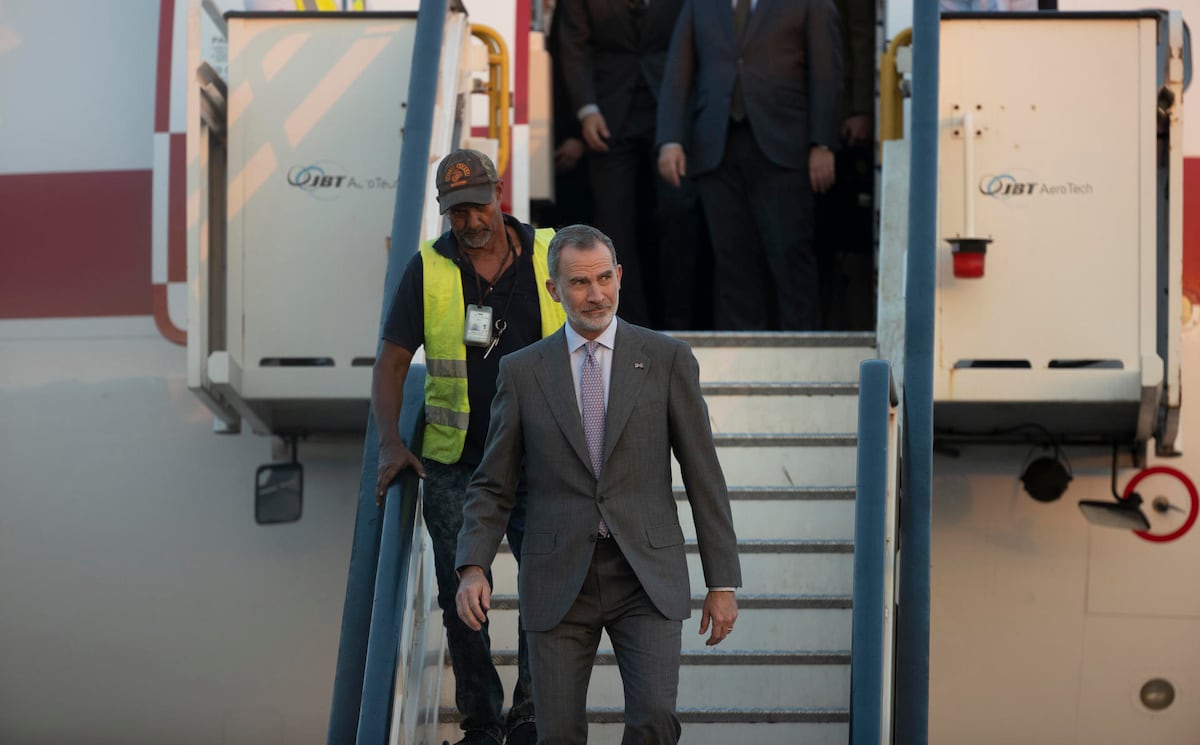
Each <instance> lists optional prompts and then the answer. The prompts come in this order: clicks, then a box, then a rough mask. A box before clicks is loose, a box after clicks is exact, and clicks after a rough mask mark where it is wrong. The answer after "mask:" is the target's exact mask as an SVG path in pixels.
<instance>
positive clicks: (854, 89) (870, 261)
mask: <svg viewBox="0 0 1200 745" xmlns="http://www.w3.org/2000/svg"><path fill="white" fill-rule="evenodd" d="M837 11H838V18H840V19H841V22H842V42H843V44H842V54H843V56H842V59H843V62H844V64H843V71H844V77H843V83H844V84H843V87H842V113H841V121H842V126H841V137H842V148H841V150H840V151H839V152H838V154H837V175H836V179H837V183H836V184H834V186H833V188H832V189H830V190H829V191H827V192H825V193H824V194H818V195H817V197H816V202H815V203H814V204H815V207H816V223H815V226H814V235H813V239H814V241H815V243H816V246H817V257H818V262H819V266H820V268H821V306H822V317H823V327H824V328H825V329H826V330H829V331H833V330H840V331H859V330H862V331H865V330H870V329H873V328H875V252H874V244H875V233H874V227H875V226H874V222H875V221H874V218H873V215H874V210H875V205H874V201H875V127H874V122H873V119H874V116H873V115H874V113H875V78H876V64H875V0H837Z"/></svg>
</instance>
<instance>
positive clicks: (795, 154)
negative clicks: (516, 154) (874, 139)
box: [658, 0, 842, 330]
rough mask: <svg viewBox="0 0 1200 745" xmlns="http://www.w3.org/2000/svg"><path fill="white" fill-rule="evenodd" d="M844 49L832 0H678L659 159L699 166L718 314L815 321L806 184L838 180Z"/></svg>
mask: <svg viewBox="0 0 1200 745" xmlns="http://www.w3.org/2000/svg"><path fill="white" fill-rule="evenodd" d="M841 49H842V41H841V33H840V30H839V23H838V17H837V11H836V10H835V9H834V7H833V4H832V2H831V0H686V2H685V4H684V6H683V9H682V10H681V11H680V15H679V21H678V23H677V24H676V26H675V31H674V35H673V37H672V39H671V49H670V52H669V54H668V59H667V67H666V70H665V71H664V73H663V84H662V90H661V92H660V94H659V102H658V144H659V156H658V168H659V172H660V173H661V175H662V177H663V178H664V179H666V180H667V181H669V182H671V183H678V182H679V180H680V179H681V178H683V177H684V176H685V175H689V174H690V175H691V176H693V177H694V178H695V179H696V185H697V187H698V188H699V190H700V196H701V199H702V201H703V203H704V212H705V215H706V217H707V218H708V225H709V230H710V232H711V235H712V241H713V252H714V267H715V269H714V274H715V275H716V277H717V291H716V298H715V314H716V324H717V327H718V328H721V329H732V330H758V329H785V330H791V329H817V328H820V322H821V304H820V298H819V292H818V277H817V259H816V254H815V252H814V249H813V242H812V230H813V197H812V195H813V192H823V191H825V190H827V189H829V188H830V187H831V186H832V185H833V182H834V153H833V151H834V150H835V149H836V148H837V146H838V141H839V136H838V128H839V124H840V121H839V112H840V105H841V97H840V96H841V84H842V65H841ZM693 96H694V103H691V102H690V101H691V98H690V97H693ZM689 126H690V128H691V132H690V136H691V142H690V146H688V147H687V148H686V149H685V144H686V143H687V140H686V139H685V134H687V129H688V127H689Z"/></svg>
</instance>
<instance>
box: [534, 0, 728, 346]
mask: <svg viewBox="0 0 1200 745" xmlns="http://www.w3.org/2000/svg"><path fill="white" fill-rule="evenodd" d="M682 3H683V0H649V2H647V0H560V2H559V3H558V5H557V6H556V8H555V13H554V25H555V26H557V31H558V32H559V35H560V37H561V38H560V39H559V40H558V42H557V43H558V57H557V60H556V61H557V62H559V63H561V64H560V67H561V71H562V74H563V77H564V80H565V81H566V87H567V91H568V93H569V98H570V105H571V107H572V111H574V112H575V115H576V116H577V117H578V119H579V122H580V125H581V128H582V136H583V140H584V142H585V143H586V144H587V147H588V151H589V152H588V158H587V160H588V168H589V175H590V178H591V185H592V193H593V195H594V201H593V218H592V219H593V221H594V223H595V225H596V226H597V227H598V228H600V229H601V230H603V231H604V232H606V233H608V234H609V235H610V236H612V239H613V241H614V242H615V243H616V245H618V246H620V247H621V257H622V263H623V265H624V267H625V279H624V282H623V285H622V298H621V300H622V302H621V317H622V318H624V319H626V320H627V321H629V322H630V323H636V324H640V325H644V326H653V327H656V328H663V327H666V328H688V327H691V326H692V325H693V315H694V313H693V309H692V306H691V300H690V293H689V292H686V291H685V290H690V288H691V287H692V286H693V285H694V284H696V283H697V282H698V281H701V282H702V281H704V280H703V279H701V278H700V277H699V275H698V272H699V271H700V270H701V269H702V268H703V267H704V266H705V265H706V262H707V259H706V257H704V256H702V255H698V254H702V253H703V252H704V251H709V250H711V249H709V248H708V245H707V241H706V236H705V235H704V232H705V231H704V224H703V223H704V218H703V215H702V211H701V207H700V200H699V196H698V195H697V194H696V192H695V186H694V185H693V184H691V183H690V182H688V181H684V182H682V183H677V184H674V185H671V184H667V183H666V182H664V181H662V180H660V179H659V178H658V177H657V175H656V170H657V167H656V163H657V150H656V149H655V118H656V116H657V107H658V91H659V87H660V85H661V83H662V74H663V66H664V64H665V63H666V57H667V47H668V45H669V44H670V41H671V29H672V28H674V25H675V19H676V17H677V16H678V15H679V9H680V7H681V5H682ZM664 264H669V265H670V266H671V269H672V272H671V275H670V282H665V281H664V280H665V279H667V276H666V275H665V272H664V268H663V265H664Z"/></svg>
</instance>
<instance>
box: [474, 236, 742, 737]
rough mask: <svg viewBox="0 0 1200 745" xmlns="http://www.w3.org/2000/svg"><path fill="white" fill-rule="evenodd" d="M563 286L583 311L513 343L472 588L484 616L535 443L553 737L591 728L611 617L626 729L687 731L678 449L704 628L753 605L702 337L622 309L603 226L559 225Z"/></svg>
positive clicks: (532, 478) (531, 499) (479, 500)
mask: <svg viewBox="0 0 1200 745" xmlns="http://www.w3.org/2000/svg"><path fill="white" fill-rule="evenodd" d="M549 261H550V266H551V269H550V279H549V280H548V281H547V285H546V286H547V288H548V289H549V290H550V292H551V294H552V295H553V296H554V297H556V298H558V299H559V300H560V302H561V303H562V306H563V308H564V310H566V313H567V325H566V326H564V327H563V328H562V329H560V330H559V331H557V332H556V333H554V334H552V335H551V336H548V337H546V338H545V339H544V340H543V341H542V342H539V343H535V344H533V345H531V346H530V347H528V348H526V349H525V350H522V351H520V352H516V353H513V354H510V355H507V356H506V357H504V359H502V360H501V362H500V376H499V380H498V383H497V392H496V397H495V399H493V402H492V414H491V416H492V426H491V429H490V430H489V432H488V441H487V446H486V448H485V452H484V457H483V460H482V462H481V463H480V464H479V468H478V469H477V470H476V471H475V475H474V476H473V477H472V479H471V484H470V486H469V487H468V490H467V502H466V505H465V506H464V508H463V527H462V531H461V532H460V533H459V540H458V560H457V562H458V571H459V577H460V584H459V590H458V594H457V596H456V603H457V606H458V613H459V615H460V617H461V618H462V619H463V621H464V623H466V624H467V625H468V626H471V627H472V628H475V627H479V626H481V625H482V624H483V623H484V622H485V620H486V617H487V611H488V608H489V607H490V602H491V589H490V587H489V585H488V582H487V579H486V577H485V571H486V569H487V567H489V566H490V565H491V563H492V559H493V558H494V557H495V554H496V549H497V546H498V544H499V543H500V538H501V536H502V535H503V534H504V526H505V525H506V524H507V522H508V515H509V512H510V510H512V509H513V506H514V505H515V499H514V488H515V485H516V480H517V475H518V474H519V473H520V470H521V463H522V460H523V459H524V458H526V457H528V458H529V463H528V467H527V469H526V473H527V478H528V485H529V489H528V496H527V505H528V507H527V513H526V514H527V524H526V530H525V540H524V544H523V547H522V551H521V563H520V569H519V574H518V593H519V596H520V605H521V618H522V619H523V622H524V625H525V629H526V634H527V637H528V642H529V652H530V658H529V660H530V674H531V677H532V680H533V696H534V706H535V708H536V710H537V713H538V736H539V740H538V742H539V743H555V744H556V745H558V744H572V745H574V744H576V743H579V744H582V743H585V742H586V741H587V717H586V697H587V687H588V681H589V678H590V676H591V669H592V664H593V661H594V658H595V653H596V648H597V645H598V644H599V641H600V634H601V631H602V630H607V632H608V635H609V638H610V639H611V640H612V643H613V649H614V652H615V654H616V657H617V664H618V665H619V666H620V669H621V678H622V682H623V683H624V686H625V736H624V740H623V742H627V743H632V742H638V743H674V742H678V740H679V735H680V725H679V720H678V717H677V716H676V713H675V706H676V694H677V691H678V685H679V663H680V649H681V638H682V637H681V632H682V621H683V619H685V618H687V617H688V616H689V615H690V609H691V602H690V601H691V593H690V584H689V580H688V569H687V561H686V557H685V554H684V536H683V529H682V528H681V527H680V524H679V515H678V514H677V508H676V504H675V497H674V494H673V492H672V486H671V478H672V477H671V453H672V451H674V453H675V457H676V458H677V459H678V461H679V464H680V467H681V470H682V474H683V482H684V485H685V486H686V489H687V498H688V501H689V502H690V503H691V508H692V514H693V517H694V522H695V524H696V534H697V539H698V543H699V550H700V558H701V561H702V564H703V567H704V579H705V583H706V585H707V586H708V588H709V591H708V595H707V596H706V598H705V600H704V606H703V611H702V615H701V619H700V633H701V634H705V633H709V627H710V626H711V629H712V631H711V635H710V636H709V638H708V640H707V643H708V644H710V645H712V644H717V643H719V642H720V641H721V640H723V639H725V638H726V636H728V634H729V633H730V632H731V631H732V630H733V625H734V621H735V620H736V618H737V601H736V600H735V598H734V589H735V588H736V587H738V586H739V585H741V580H742V578H741V567H740V563H739V561H738V554H737V537H736V535H735V533H734V529H733V519H732V516H731V513H730V508H729V496H728V493H727V490H726V486H725V477H724V475H723V474H722V472H721V466H720V463H719V462H718V461H717V454H716V448H715V447H714V445H713V439H712V431H711V429H710V427H709V422H708V408H707V406H705V403H704V399H703V397H702V396H701V394H700V377H699V366H698V365H697V363H696V358H695V356H693V355H692V352H691V350H690V349H689V348H688V346H687V345H686V344H685V343H683V342H681V341H679V340H677V339H673V338H671V337H669V336H666V335H664V334H660V333H657V332H654V331H650V330H649V329H645V328H641V327H639V326H635V325H633V324H630V323H626V322H625V321H623V320H617V319H615V318H614V313H615V312H616V310H617V301H618V292H619V290H620V287H621V275H622V270H621V267H620V265H618V264H617V259H616V251H615V250H614V249H613V245H612V242H611V240H609V238H608V237H607V236H606V235H604V234H603V233H601V232H600V231H599V230H597V229H595V228H592V227H590V226H584V225H573V226H569V227H566V228H563V229H561V230H559V231H558V233H556V235H555V238H554V239H553V240H552V241H551V245H550V251H549Z"/></svg>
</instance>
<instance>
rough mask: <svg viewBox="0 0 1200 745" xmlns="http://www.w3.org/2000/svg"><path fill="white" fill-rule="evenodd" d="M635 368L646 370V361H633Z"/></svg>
mask: <svg viewBox="0 0 1200 745" xmlns="http://www.w3.org/2000/svg"><path fill="white" fill-rule="evenodd" d="M633 369H635V370H645V369H646V363H645V362H635V363H633Z"/></svg>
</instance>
